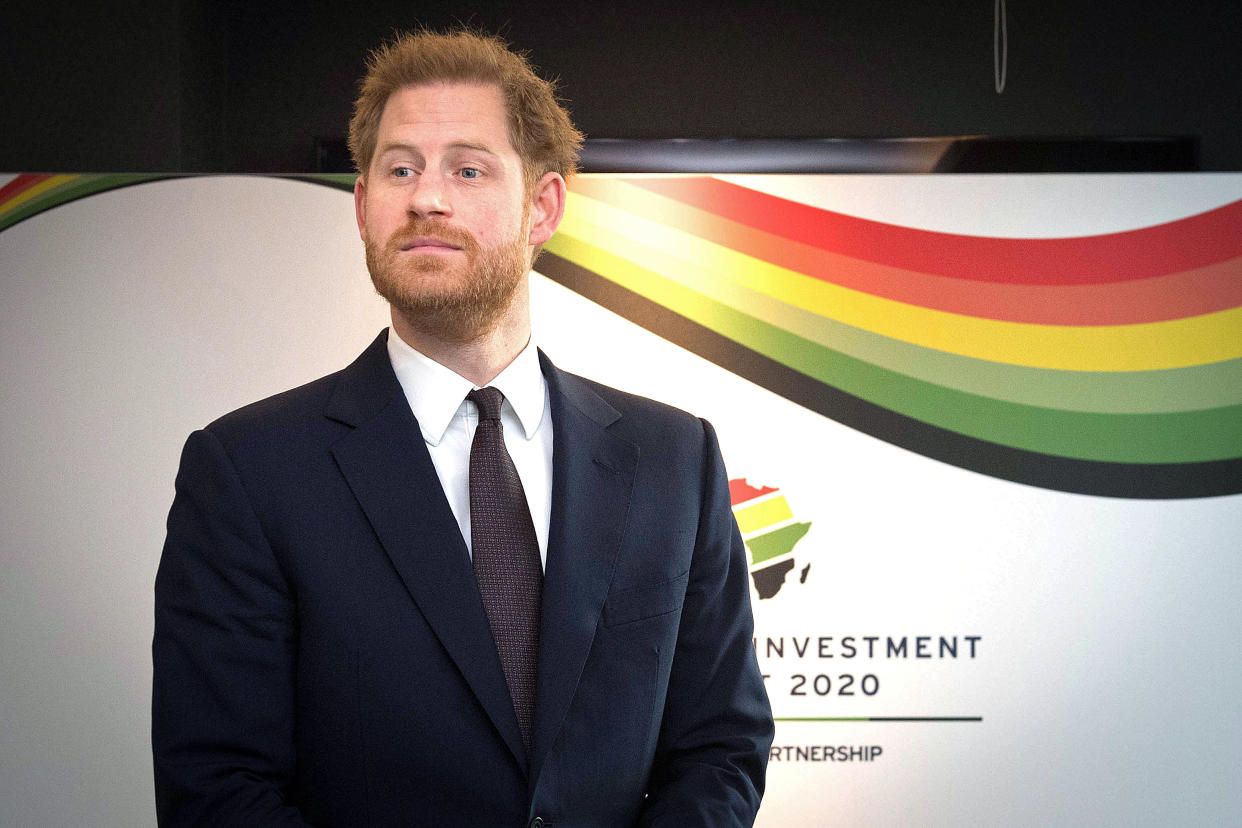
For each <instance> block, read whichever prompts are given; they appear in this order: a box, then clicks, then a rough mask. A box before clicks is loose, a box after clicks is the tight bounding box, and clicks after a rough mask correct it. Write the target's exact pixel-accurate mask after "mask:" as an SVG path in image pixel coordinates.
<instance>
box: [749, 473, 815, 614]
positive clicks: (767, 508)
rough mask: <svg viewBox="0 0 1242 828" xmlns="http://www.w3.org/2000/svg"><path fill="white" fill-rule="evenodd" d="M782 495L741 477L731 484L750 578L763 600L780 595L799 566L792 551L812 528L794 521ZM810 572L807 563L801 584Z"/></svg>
mask: <svg viewBox="0 0 1242 828" xmlns="http://www.w3.org/2000/svg"><path fill="white" fill-rule="evenodd" d="M779 492H780V489H778V488H773V487H771V486H763V487H761V488H755V487H754V486H751V485H750V484H749V483H748V482H747V481H746V479H745V478H742V477H737V478H734V479H732V480H730V481H729V502H730V503H731V504H732V506H733V516H734V518H736V519H737V527H738V529H740V530H741V532H742V541H743V542H744V543H745V544H746V549H747V551H748V552H749V553H750V577H751V579H752V580H753V581H754V583H755V591H756V592H758V593H759V598H760V599H767V598H771V597H773V596H774V595H776V593H778V592H780V590H781V587H783V586H784V585H785V579H786V577H787V576H788V575H789V573H790V572H792V571H793V569H794V567H795V566H797V561H796V560H795V559H794V555H793V549H794V547H795V546H797V544H798V541H800V540H802V538H804V537H805V536H806V533H807V532H808V531H809V530H810V528H811V524H810V523H799V522H798V521H796V520H794V514H793V510H792V509H790V508H789V502H788V501H787V500H785V496H784V495H783V494H779ZM810 571H811V564H810V563H807V564H806V565H805V566H803V567H802V569H801V570H800V571H799V575H798V583H800V584H805V583H806V576H807V575H808V574H809V573H810Z"/></svg>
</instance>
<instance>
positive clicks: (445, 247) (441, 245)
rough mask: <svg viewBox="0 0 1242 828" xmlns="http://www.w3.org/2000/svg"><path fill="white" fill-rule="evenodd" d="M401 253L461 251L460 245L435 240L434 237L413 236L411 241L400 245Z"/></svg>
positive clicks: (408, 240) (438, 239) (407, 240)
mask: <svg viewBox="0 0 1242 828" xmlns="http://www.w3.org/2000/svg"><path fill="white" fill-rule="evenodd" d="M400 249H401V251H402V252H409V251H414V252H417V253H436V252H444V253H447V252H451V251H454V250H461V246H460V245H456V244H453V243H452V242H448V241H445V240H444V239H441V238H437V237H436V236H415V237H414V238H412V239H406V240H405V241H403V242H402V243H401V247H400Z"/></svg>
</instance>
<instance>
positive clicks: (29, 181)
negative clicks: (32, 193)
mask: <svg viewBox="0 0 1242 828" xmlns="http://www.w3.org/2000/svg"><path fill="white" fill-rule="evenodd" d="M51 177H52V176H50V175H34V174H31V175H19V176H18V177H17V178H14V179H13V180H12V181H10V182H9V183H8V184H5V185H4V186H3V187H0V208H3V207H4V204H5V202H7V201H8V200H9V199H11V198H14V197H16V196H18V195H21V194H22V193H24V192H26V191H27V190H29V189H30V188H31V187H33V186H34V185H36V184H38V183H39V182H40V181H47V180H48V179H49V178H51Z"/></svg>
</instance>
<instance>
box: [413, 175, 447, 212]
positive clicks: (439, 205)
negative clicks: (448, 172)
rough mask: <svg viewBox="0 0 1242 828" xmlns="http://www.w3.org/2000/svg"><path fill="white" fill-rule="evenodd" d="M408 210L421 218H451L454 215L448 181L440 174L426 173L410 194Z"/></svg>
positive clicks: (420, 177)
mask: <svg viewBox="0 0 1242 828" xmlns="http://www.w3.org/2000/svg"><path fill="white" fill-rule="evenodd" d="M408 209H409V211H410V212H411V213H413V214H415V215H419V216H449V215H452V213H453V206H452V200H451V199H450V198H449V191H448V181H447V180H445V177H444V176H443V175H441V174H439V173H434V172H430V171H424V172H423V173H422V174H421V175H419V177H418V182H417V183H416V184H415V185H414V187H413V191H412V192H411V193H410V201H409V205H408Z"/></svg>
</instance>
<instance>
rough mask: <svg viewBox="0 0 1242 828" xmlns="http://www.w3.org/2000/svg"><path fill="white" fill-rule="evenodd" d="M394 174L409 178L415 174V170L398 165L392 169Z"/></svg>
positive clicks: (398, 176)
mask: <svg viewBox="0 0 1242 828" xmlns="http://www.w3.org/2000/svg"><path fill="white" fill-rule="evenodd" d="M392 174H393V175H395V176H396V177H397V178H409V177H410V176H412V175H413V174H414V170H412V169H410V168H409V167H397V168H396V169H395V170H393V171H392Z"/></svg>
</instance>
